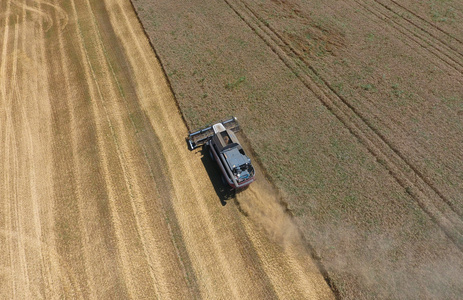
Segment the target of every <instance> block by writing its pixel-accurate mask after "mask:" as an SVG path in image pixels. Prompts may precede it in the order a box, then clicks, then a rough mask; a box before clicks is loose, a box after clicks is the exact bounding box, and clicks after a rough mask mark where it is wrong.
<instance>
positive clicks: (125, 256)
mask: <svg viewBox="0 0 463 300" xmlns="http://www.w3.org/2000/svg"><path fill="white" fill-rule="evenodd" d="M71 5H72V9H73V15H74V18H75V20H76V33H77V36H78V38H79V42H78V44H79V48H80V52H81V57H82V60H81V61H82V62H84V63H83V65H84V69H85V74H86V76H85V78H86V81H87V84H88V87H89V91H90V94H91V95H95V98H97V97H100V99H101V98H102V97H103V94H102V92H101V90H100V86H99V85H98V82H97V79H96V75H95V70H94V69H93V65H92V64H91V63H90V57H89V53H88V50H87V48H86V44H85V41H84V37H83V32H82V28H81V24H80V20H79V17H78V14H77V9H76V5H75V2H74V0H71ZM100 103H102V106H103V107H104V110H105V111H106V108H105V104H104V103H103V102H101V101H100ZM92 111H93V115H94V119H95V125H96V127H97V129H96V134H97V143H98V149H99V151H100V153H101V158H102V166H103V172H104V177H105V180H106V182H107V187H106V189H107V195H108V202H109V206H110V212H111V217H112V223H113V226H114V232H115V235H116V243H117V245H118V248H119V251H118V254H119V259H120V261H121V263H122V272H123V276H124V278H125V282H126V284H125V286H126V287H127V293H128V294H129V296H130V298H135V296H136V294H137V293H136V290H135V285H134V282H133V278H132V274H131V272H130V264H129V261H130V253H129V251H128V249H127V247H126V245H125V243H124V237H123V232H124V229H123V226H122V222H121V219H120V216H119V213H118V212H117V205H116V203H115V199H116V198H117V196H116V193H115V191H114V183H113V180H112V177H111V174H110V171H109V167H108V166H109V162H108V157H107V155H106V152H105V151H104V149H105V148H106V147H105V145H104V137H103V133H102V131H103V129H102V128H101V126H102V125H101V124H100V120H101V119H102V118H101V117H100V113H99V109H98V107H97V105H96V102H95V101H92ZM105 117H106V121H107V123H108V126H109V128H110V130H111V133H112V134H113V128H112V124H111V121H110V120H109V118H108V115H107V113H106V116H105Z"/></svg>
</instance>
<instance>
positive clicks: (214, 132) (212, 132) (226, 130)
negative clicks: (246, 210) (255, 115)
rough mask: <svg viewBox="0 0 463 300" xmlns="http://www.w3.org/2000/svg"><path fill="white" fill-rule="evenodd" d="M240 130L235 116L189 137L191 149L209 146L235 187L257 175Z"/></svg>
mask: <svg viewBox="0 0 463 300" xmlns="http://www.w3.org/2000/svg"><path fill="white" fill-rule="evenodd" d="M239 130H240V127H239V124H238V120H237V119H236V117H233V118H230V119H228V120H225V121H220V122H216V123H215V124H213V125H211V126H206V127H204V128H202V129H199V130H196V131H194V132H191V133H190V134H189V136H188V139H187V141H188V146H189V148H190V150H193V149H195V148H198V147H200V146H203V145H204V146H206V147H208V148H209V152H210V155H211V158H212V159H213V160H215V161H216V162H217V164H218V166H219V168H220V170H221V171H222V176H223V180H224V181H225V182H226V183H227V184H228V185H229V186H230V187H231V188H233V189H240V188H244V187H246V186H248V185H249V184H250V183H251V182H253V181H254V176H255V170H254V167H253V166H252V164H251V159H250V158H249V157H248V156H247V155H246V153H245V152H244V149H243V147H242V146H241V144H240V142H239V141H238V138H237V137H236V135H235V132H238V131H239Z"/></svg>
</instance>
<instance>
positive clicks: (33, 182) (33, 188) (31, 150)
mask: <svg viewBox="0 0 463 300" xmlns="http://www.w3.org/2000/svg"><path fill="white" fill-rule="evenodd" d="M25 1H26V0H24V4H25ZM26 14H27V11H26V9H25V8H23V11H22V16H23V17H22V29H21V30H22V36H21V52H22V53H23V54H25V53H26V40H27V30H26V29H27V22H26V21H27V16H26ZM35 43H36V40H35V39H34V40H32V46H31V47H32V53H34V54H36V49H35ZM34 62H35V61H34ZM34 71H35V72H36V68H35V69H34ZM26 82H29V79H26V78H25V76H24V75H23V78H22V80H21V83H22V84H25V83H26ZM33 82H34V83H35V85H36V83H37V78H34V79H33ZM29 86H30V85H29ZM20 90H23V89H20ZM32 97H33V99H34V103H36V102H37V92H36V90H35V91H34V93H33V96H32ZM23 101H24V100H23V99H21V101H19V102H20V103H19V105H20V107H21V111H22V115H23V119H24V121H25V129H26V132H27V133H26V134H27V141H28V144H29V146H28V147H27V149H28V156H29V161H30V166H29V176H30V193H31V204H32V214H33V216H32V219H33V221H34V237H35V239H37V240H38V241H39V243H38V247H37V248H38V254H39V261H40V270H38V272H39V273H40V280H41V286H40V289H41V294H40V297H46V294H45V286H46V283H45V282H46V279H47V276H46V275H45V274H46V269H45V262H44V258H43V246H42V243H40V237H41V236H42V224H41V222H40V210H39V204H38V203H39V199H38V192H37V174H36V170H35V166H34V164H35V161H36V150H35V147H34V142H33V138H32V135H33V134H32V127H31V124H30V122H29V118H28V115H27V112H26V108H25V104H24V103H23Z"/></svg>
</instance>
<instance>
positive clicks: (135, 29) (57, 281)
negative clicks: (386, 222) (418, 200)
mask: <svg viewBox="0 0 463 300" xmlns="http://www.w3.org/2000/svg"><path fill="white" fill-rule="evenodd" d="M0 12H2V13H0V24H1V28H2V30H1V31H0V57H1V59H0V142H1V146H0V182H1V184H0V253H1V256H0V282H1V285H0V298H1V299H12V298H15V299H41V298H51V299H55V298H63V297H65V298H81V299H82V298H84V299H102V298H112V299H125V298H136V299H140V298H150V299H152V298H158V299H169V298H170V299H192V298H219V299H229V298H236V299H272V298H283V299H298V298H299V299H325V298H333V295H332V293H331V290H330V289H329V287H328V285H327V284H326V282H325V281H324V279H323V277H322V275H321V274H320V273H319V271H318V269H317V267H316V265H315V264H314V262H313V261H312V259H311V257H310V255H309V254H308V252H307V251H306V250H304V247H303V246H302V243H301V241H300V240H299V235H298V233H297V230H296V229H295V227H294V225H293V224H292V222H291V220H290V219H289V218H288V217H287V216H286V215H285V213H284V211H283V209H282V208H281V207H280V206H279V205H278V204H277V203H278V201H277V197H275V196H274V193H272V192H271V188H270V187H269V186H268V184H266V183H265V181H264V179H263V178H260V179H259V181H258V182H256V183H255V184H254V185H253V186H252V187H251V188H249V189H248V190H246V191H244V192H243V193H241V194H239V195H238V196H237V199H236V202H237V203H239V207H237V205H234V204H233V201H229V202H230V203H229V205H226V206H222V205H220V201H219V197H218V196H217V194H216V192H215V189H214V187H213V185H212V183H211V181H210V179H209V177H208V173H207V171H206V169H205V166H204V164H203V162H202V159H201V154H200V153H199V152H189V151H188V149H187V147H186V143H185V140H184V138H185V136H186V135H187V129H186V127H185V125H184V122H183V120H182V118H181V115H180V112H179V111H178V109H177V106H176V103H175V100H174V98H173V96H172V94H171V91H170V89H169V86H168V83H167V81H166V79H165V77H164V73H163V71H162V68H161V66H160V65H159V62H158V61H157V59H156V56H155V54H154V52H153V51H152V49H151V47H150V45H149V43H148V40H147V38H146V37H145V35H144V33H143V30H142V28H141V26H140V24H139V22H138V19H137V17H136V16H135V14H134V12H133V9H132V7H131V4H130V1H128V0H105V1H93V0H81V1H77V0H69V1H63V0H7V1H1V2H0ZM240 211H241V212H240Z"/></svg>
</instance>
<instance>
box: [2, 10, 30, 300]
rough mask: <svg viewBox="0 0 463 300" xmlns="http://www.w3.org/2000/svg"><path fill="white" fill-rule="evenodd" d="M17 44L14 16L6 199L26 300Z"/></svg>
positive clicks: (17, 25) (17, 19) (17, 17)
mask: <svg viewBox="0 0 463 300" xmlns="http://www.w3.org/2000/svg"><path fill="white" fill-rule="evenodd" d="M18 42H19V15H16V22H15V24H14V41H13V50H12V52H13V59H12V64H13V66H12V74H11V85H10V91H11V94H10V96H9V98H10V99H9V100H8V102H9V103H10V104H9V105H8V113H9V114H10V118H9V119H10V122H11V128H12V129H13V130H12V132H11V137H12V143H13V151H12V153H13V164H14V167H13V170H14V171H13V174H14V176H13V187H14V188H13V189H14V194H13V197H12V198H10V199H7V201H12V202H13V207H14V210H15V213H16V217H15V218H14V220H13V222H14V223H15V224H16V228H17V232H18V234H19V237H18V252H17V253H18V256H19V261H20V268H21V272H22V274H23V278H22V279H23V280H24V283H25V286H24V287H22V291H23V292H24V294H25V296H26V298H30V297H31V289H30V278H29V273H28V271H27V258H26V249H25V247H26V246H25V244H24V229H23V220H22V213H20V210H21V208H22V207H23V206H22V205H20V203H22V199H21V197H20V196H18V195H19V184H18V181H19V178H20V175H19V174H20V173H21V172H20V170H19V168H20V165H19V158H18V152H19V148H20V147H21V145H20V144H19V141H18V139H17V137H16V135H17V134H16V132H17V130H16V127H15V124H14V120H13V116H12V115H13V113H16V112H15V111H13V109H14V104H13V102H20V101H21V95H20V94H19V87H18V78H17V74H18V51H19V47H18ZM20 123H21V122H20V121H18V124H17V126H18V127H19V126H20Z"/></svg>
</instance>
